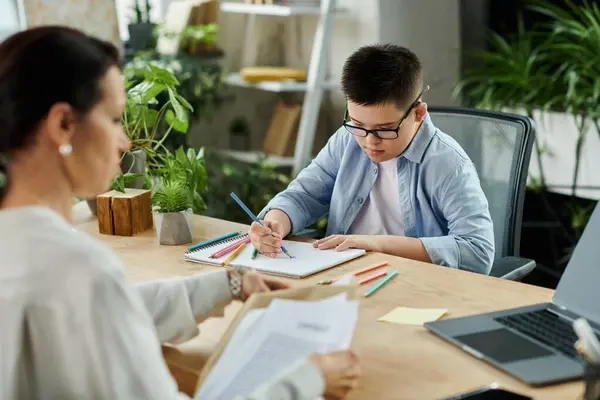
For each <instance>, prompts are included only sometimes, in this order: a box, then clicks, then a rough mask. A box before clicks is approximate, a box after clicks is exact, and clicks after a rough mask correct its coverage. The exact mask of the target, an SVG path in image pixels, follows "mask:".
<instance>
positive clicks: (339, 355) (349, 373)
mask: <svg viewBox="0 0 600 400" xmlns="http://www.w3.org/2000/svg"><path fill="white" fill-rule="evenodd" d="M308 360H309V361H310V362H312V363H314V364H315V365H316V366H317V368H319V370H320V371H321V374H322V376H323V380H324V381H325V393H324V394H323V395H324V396H325V398H326V399H336V400H337V399H345V398H346V396H348V394H349V393H350V392H351V391H352V390H353V389H354V388H355V387H356V385H357V382H358V379H359V378H360V375H361V373H362V372H361V368H360V364H359V362H358V357H357V356H356V354H354V352H352V351H351V350H344V351H334V352H330V353H324V354H312V355H311V356H310V357H309V358H308Z"/></svg>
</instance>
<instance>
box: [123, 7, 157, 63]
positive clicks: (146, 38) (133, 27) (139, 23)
mask: <svg viewBox="0 0 600 400" xmlns="http://www.w3.org/2000/svg"><path fill="white" fill-rule="evenodd" d="M132 11H133V14H134V18H133V22H132V23H130V24H129V25H128V26H127V28H128V30H129V47H130V48H131V49H132V50H133V51H134V52H135V51H139V50H147V49H150V48H152V47H153V39H154V36H153V32H154V27H155V24H153V23H152V22H150V12H151V11H152V5H151V4H150V0H135V3H134V5H133V7H132Z"/></svg>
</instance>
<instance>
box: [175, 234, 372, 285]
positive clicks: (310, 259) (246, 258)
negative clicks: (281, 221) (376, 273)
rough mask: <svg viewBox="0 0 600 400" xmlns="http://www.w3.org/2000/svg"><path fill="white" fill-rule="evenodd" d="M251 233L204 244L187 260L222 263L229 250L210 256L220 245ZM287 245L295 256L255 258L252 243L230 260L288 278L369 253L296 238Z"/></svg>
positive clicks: (238, 265) (234, 264) (192, 252)
mask: <svg viewBox="0 0 600 400" xmlns="http://www.w3.org/2000/svg"><path fill="white" fill-rule="evenodd" d="M246 236H247V234H244V235H240V236H236V237H233V238H230V239H226V240H223V241H221V242H217V243H213V244H211V245H208V246H204V247H200V248H198V249H196V250H192V251H188V252H186V253H185V259H186V260H187V261H192V262H199V263H207V264H220V263H221V262H222V261H223V260H225V259H226V258H227V256H228V255H229V254H226V255H224V256H223V257H220V258H209V256H210V255H211V254H213V253H215V252H216V251H218V250H219V249H222V248H224V247H226V246H227V245H230V244H232V243H233V242H235V241H237V240H240V239H243V238H245V237H246ZM283 245H284V246H285V248H286V249H287V250H288V251H289V252H290V253H292V255H293V256H294V258H289V257H288V256H287V255H285V254H280V255H279V256H277V258H270V257H266V256H263V255H262V254H258V255H257V256H256V258H255V259H254V260H252V250H253V249H254V247H253V246H252V245H247V246H246V247H245V248H244V250H242V252H241V253H240V254H239V255H238V256H237V257H236V258H235V259H234V260H233V261H232V262H231V263H230V264H229V265H230V266H232V267H248V268H254V269H255V270H257V271H260V272H264V273H267V274H275V275H282V276H286V277H288V278H296V279H299V278H304V277H306V276H309V275H312V274H315V273H317V272H320V271H323V270H326V269H328V268H332V267H335V266H336V265H339V264H342V263H345V262H346V261H350V260H352V259H354V258H357V257H360V256H362V255H363V254H365V251H364V250H356V249H351V250H345V251H340V252H338V251H335V250H319V249H315V248H314V247H312V244H310V243H301V242H292V241H289V240H284V241H283Z"/></svg>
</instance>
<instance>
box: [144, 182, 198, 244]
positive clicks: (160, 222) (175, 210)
mask: <svg viewBox="0 0 600 400" xmlns="http://www.w3.org/2000/svg"><path fill="white" fill-rule="evenodd" d="M152 205H153V207H152V214H153V217H154V227H155V229H156V235H157V236H158V242H159V243H160V244H165V245H179V244H185V243H190V242H191V241H192V237H193V226H192V215H193V211H192V198H191V196H190V192H189V190H188V188H187V187H186V184H185V182H183V181H180V180H169V179H164V180H163V182H162V184H161V186H160V187H159V188H158V189H157V190H156V191H155V192H154V194H153V195H152Z"/></svg>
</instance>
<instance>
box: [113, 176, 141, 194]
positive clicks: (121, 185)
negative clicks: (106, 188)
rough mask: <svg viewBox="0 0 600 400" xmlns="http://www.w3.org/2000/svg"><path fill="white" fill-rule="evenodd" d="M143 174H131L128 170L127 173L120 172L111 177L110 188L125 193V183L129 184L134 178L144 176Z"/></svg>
mask: <svg viewBox="0 0 600 400" xmlns="http://www.w3.org/2000/svg"><path fill="white" fill-rule="evenodd" d="M144 176H145V175H144V174H133V173H130V172H127V173H123V172H121V173H120V174H119V175H117V176H116V177H115V178H114V179H113V182H112V185H111V189H112V190H116V191H119V192H121V193H125V188H126V187H127V185H129V184H130V183H132V182H133V181H135V180H136V179H138V178H141V177H144Z"/></svg>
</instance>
